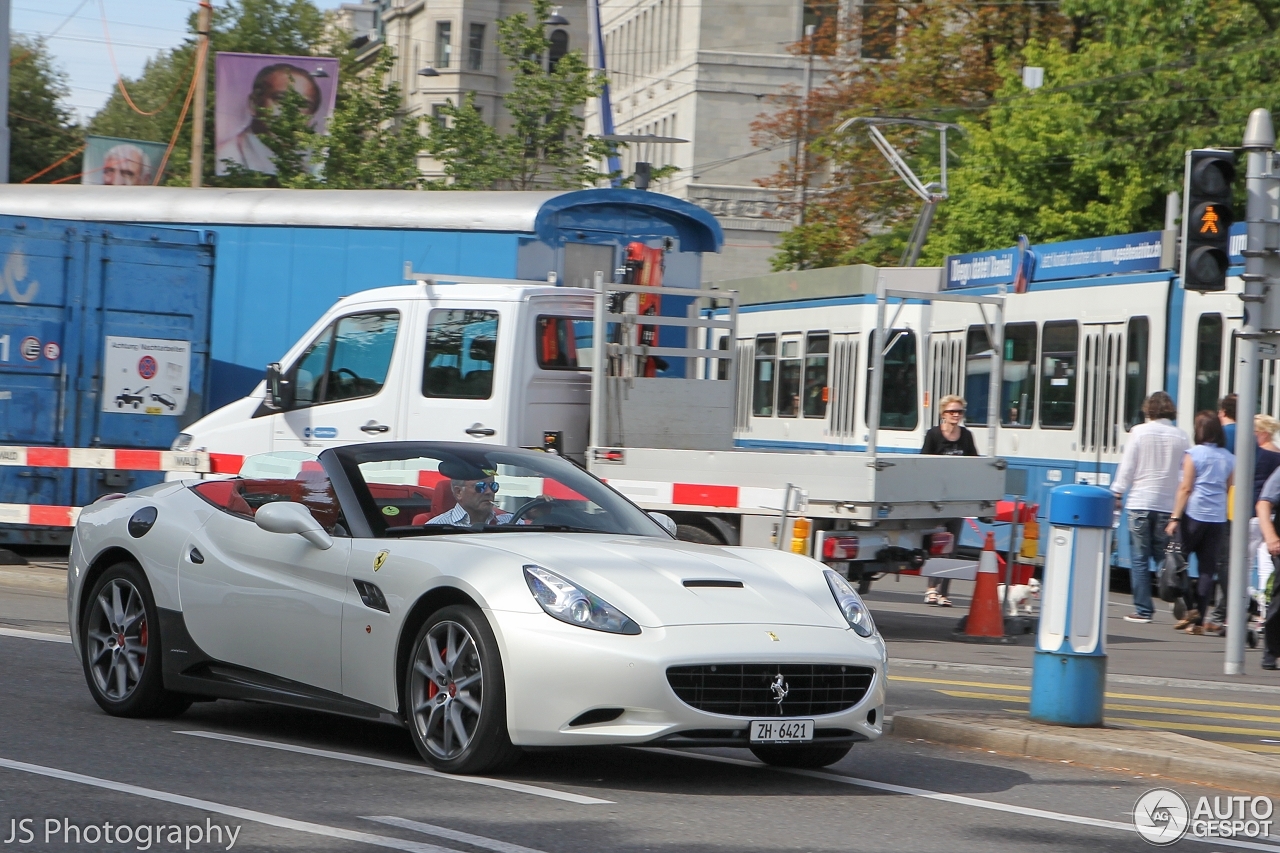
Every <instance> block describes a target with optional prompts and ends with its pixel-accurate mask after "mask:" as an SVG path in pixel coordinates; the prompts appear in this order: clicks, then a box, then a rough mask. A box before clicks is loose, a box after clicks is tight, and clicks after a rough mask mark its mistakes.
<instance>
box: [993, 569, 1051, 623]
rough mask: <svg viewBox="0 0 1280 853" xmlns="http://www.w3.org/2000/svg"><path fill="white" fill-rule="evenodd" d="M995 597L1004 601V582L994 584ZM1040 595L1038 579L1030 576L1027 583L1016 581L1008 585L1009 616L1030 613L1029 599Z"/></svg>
mask: <svg viewBox="0 0 1280 853" xmlns="http://www.w3.org/2000/svg"><path fill="white" fill-rule="evenodd" d="M996 597H997V598H999V599H1000V600H1001V601H1004V584H997V585H996ZM1039 597H1040V581H1038V580H1036V579H1035V578H1032V579H1031V580H1030V581H1028V582H1027V583H1016V584H1014V585H1013V586H1011V587H1009V610H1008V615H1009V616H1017V615H1019V614H1023V615H1030V614H1031V612H1032V610H1031V599H1033V598H1039Z"/></svg>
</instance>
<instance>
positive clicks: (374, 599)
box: [351, 578, 391, 613]
mask: <svg viewBox="0 0 1280 853" xmlns="http://www.w3.org/2000/svg"><path fill="white" fill-rule="evenodd" d="M351 582H352V583H353V584H355V585H356V592H358V593H360V600H361V601H363V602H364V606H365V607H368V608H369V609H370V610H381V611H382V612H383V613H390V612H391V608H390V607H389V606H388V605H387V597H386V596H385V595H383V594H382V590H380V589H378V588H377V587H376V586H374V585H373V584H371V583H369V582H368V581H358V580H356V579H354V578H352V580H351Z"/></svg>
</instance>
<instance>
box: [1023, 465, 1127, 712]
mask: <svg viewBox="0 0 1280 853" xmlns="http://www.w3.org/2000/svg"><path fill="white" fill-rule="evenodd" d="M1114 505H1115V497H1114V496H1113V495H1112V494H1111V492H1109V491H1108V490H1106V489H1103V488H1099V487H1098V486H1086V485H1078V484H1077V485H1067V486H1059V487H1058V488H1056V489H1054V490H1053V491H1051V492H1050V493H1049V512H1048V521H1049V527H1048V536H1047V537H1043V538H1045V566H1044V582H1043V584H1042V585H1041V593H1040V594H1041V601H1042V603H1041V606H1040V625H1039V630H1038V631H1037V634H1036V652H1035V657H1034V660H1033V663H1032V670H1031V719H1033V720H1037V721H1039V722H1043V723H1056V724H1058V725H1064V726H1100V725H1102V706H1103V697H1104V694H1105V692H1106V681H1107V653H1106V620H1107V609H1106V608H1107V600H1106V599H1107V579H1108V572H1109V569H1110V559H1109V558H1110V554H1111V519H1112V510H1113V507H1114Z"/></svg>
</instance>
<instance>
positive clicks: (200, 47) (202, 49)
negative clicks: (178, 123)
mask: <svg viewBox="0 0 1280 853" xmlns="http://www.w3.org/2000/svg"><path fill="white" fill-rule="evenodd" d="M3 2H6V0H0V3H3ZM212 14H213V6H212V5H210V3H209V0H201V2H200V12H199V16H198V17H197V19H196V20H197V23H196V34H197V35H199V36H200V41H199V42H198V43H197V44H196V72H195V73H196V94H195V103H194V104H193V105H192V108H193V109H194V110H195V115H193V116H192V117H191V186H192V188H194V189H199V188H200V184H201V183H202V182H203V180H204V99H205V92H206V90H207V89H208V84H209V74H208V72H207V71H206V66H207V64H208V61H209V26H210V18H211V16H212Z"/></svg>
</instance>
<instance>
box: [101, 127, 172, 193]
mask: <svg viewBox="0 0 1280 853" xmlns="http://www.w3.org/2000/svg"><path fill="white" fill-rule="evenodd" d="M166 148H168V146H167V145H166V144H165V143H163V142H147V141H145V140H142V139H119V138H117V137H114V136H86V137H85V140H84V174H83V175H82V176H81V178H80V183H82V184H96V185H98V186H108V187H149V186H153V185H155V184H159V183H160V181H158V180H156V170H157V169H159V168H160V164H161V163H162V162H164V152H165V149H166Z"/></svg>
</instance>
